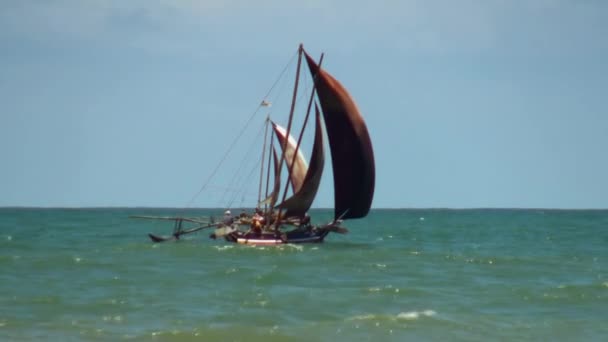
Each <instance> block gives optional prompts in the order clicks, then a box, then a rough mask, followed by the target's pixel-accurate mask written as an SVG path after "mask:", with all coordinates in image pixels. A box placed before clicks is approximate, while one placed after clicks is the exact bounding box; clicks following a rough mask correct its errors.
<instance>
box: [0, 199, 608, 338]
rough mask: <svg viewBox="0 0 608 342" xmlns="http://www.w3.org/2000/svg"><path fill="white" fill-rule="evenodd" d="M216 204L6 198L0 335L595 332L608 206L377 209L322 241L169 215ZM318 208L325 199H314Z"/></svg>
mask: <svg viewBox="0 0 608 342" xmlns="http://www.w3.org/2000/svg"><path fill="white" fill-rule="evenodd" d="M176 213H179V214H187V215H194V216H202V215H207V214H215V215H218V216H219V215H221V211H219V210H215V211H213V210H190V211H177V210H174V209H171V210H169V209H166V210H162V209H154V210H153V209H145V210H143V209H0V270H1V272H0V340H2V341H28V340H42V339H48V340H54V341H80V340H86V341H89V340H92V341H115V340H128V341H150V340H152V341H154V340H156V341H192V340H204V341H404V340H425V341H429V340H436V341H446V340H450V341H487V340H517V341H526V340H527V341H539V340H542V341H574V340H584V341H594V340H597V341H600V340H605V339H606V336H608V324H606V318H607V317H608V211H555V210H374V211H372V213H371V214H370V216H368V217H367V218H366V219H363V220H355V221H348V222H346V226H347V227H348V228H349V229H350V231H351V233H350V234H348V235H335V234H333V235H330V236H328V238H327V240H326V242H325V243H323V244H318V245H298V246H281V247H251V246H240V245H233V244H229V243H227V242H224V241H219V240H218V241H214V240H210V239H208V238H207V235H208V233H207V232H203V233H200V234H194V235H192V236H188V237H187V238H186V239H185V240H182V241H180V242H177V243H164V244H152V243H151V242H149V240H148V238H147V236H146V234H147V233H148V232H155V233H161V234H166V233H169V232H170V231H171V226H170V224H169V223H168V222H156V221H145V220H133V219H128V216H129V215H133V214H144V215H173V214H176ZM312 216H313V220H314V219H316V220H317V221H319V220H320V221H324V220H328V219H329V218H330V216H331V213H330V212H329V211H323V210H319V211H316V212H313V213H312Z"/></svg>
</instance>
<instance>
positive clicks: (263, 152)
mask: <svg viewBox="0 0 608 342" xmlns="http://www.w3.org/2000/svg"><path fill="white" fill-rule="evenodd" d="M265 126H266V128H265V129H264V144H263V145H262V162H261V163H260V184H259V186H258V203H260V201H261V200H262V181H263V179H264V159H265V158H266V140H267V139H268V118H267V119H266V125H265ZM268 172H270V167H269V170H268Z"/></svg>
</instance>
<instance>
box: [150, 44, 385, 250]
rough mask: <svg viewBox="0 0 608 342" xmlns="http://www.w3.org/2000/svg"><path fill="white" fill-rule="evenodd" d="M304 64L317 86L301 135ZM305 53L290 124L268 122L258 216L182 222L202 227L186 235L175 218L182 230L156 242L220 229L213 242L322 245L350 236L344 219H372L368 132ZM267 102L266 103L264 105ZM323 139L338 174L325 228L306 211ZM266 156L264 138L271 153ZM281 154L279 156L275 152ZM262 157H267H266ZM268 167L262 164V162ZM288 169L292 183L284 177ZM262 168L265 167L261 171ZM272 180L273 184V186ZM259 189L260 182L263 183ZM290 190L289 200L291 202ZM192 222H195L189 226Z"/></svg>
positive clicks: (340, 89)
mask: <svg viewBox="0 0 608 342" xmlns="http://www.w3.org/2000/svg"><path fill="white" fill-rule="evenodd" d="M302 59H305V61H306V65H307V66H308V70H309V71H310V74H311V77H312V80H313V87H312V91H311V94H310V98H309V102H308V107H307V111H306V114H305V117H304V120H303V124H302V127H301V130H300V133H299V135H298V138H295V136H294V132H295V130H294V128H293V122H294V120H293V118H294V108H295V101H296V92H297V88H298V82H299V75H300V68H301V65H302V64H303V63H302ZM322 59H323V55H322V56H321V58H320V60H319V63H317V62H316V61H315V60H314V59H313V58H312V57H311V56H310V55H309V54H308V53H307V52H306V51H305V50H304V48H303V46H302V45H300V46H299V48H298V64H297V71H296V80H295V86H294V95H293V99H292V103H291V110H290V113H289V119H288V122H287V125H286V127H283V126H282V125H280V124H279V123H277V122H274V121H272V120H270V119H267V123H268V125H270V126H271V127H272V131H273V133H274V136H275V138H276V141H277V144H278V145H279V148H278V149H277V148H275V146H274V141H275V140H273V139H271V142H270V144H268V145H269V147H268V156H269V157H268V165H269V166H270V163H271V162H270V161H271V160H272V164H273V167H272V168H271V167H268V170H267V177H266V178H267V181H266V184H267V185H266V189H267V191H266V195H267V196H266V197H265V198H264V199H262V200H260V201H259V202H258V203H257V206H256V207H257V208H256V213H255V214H254V215H253V216H249V215H244V216H242V217H238V218H236V219H235V220H234V221H231V222H229V223H225V222H218V223H215V222H209V221H200V220H192V219H188V218H183V220H186V222H193V223H196V224H198V226H197V227H194V228H190V229H186V230H183V229H182V228H181V224H182V221H183V220H182V218H180V217H175V218H163V219H173V220H174V221H175V224H176V227H175V230H174V233H173V235H172V236H170V237H161V236H157V235H154V234H149V235H150V238H151V239H152V241H154V242H161V241H167V240H175V239H179V236H180V235H182V234H187V233H191V232H195V231H198V230H202V229H206V228H216V231H215V232H214V233H213V234H211V235H210V236H211V237H212V238H224V239H225V240H226V241H228V242H235V243H240V244H254V245H278V244H285V243H318V242H322V241H323V240H324V239H325V237H326V236H327V235H328V234H329V233H332V232H334V233H346V232H348V230H347V229H346V228H344V227H343V226H342V222H343V221H344V220H348V219H357V218H363V217H365V216H367V215H368V213H369V211H370V208H371V204H372V200H373V197H374V186H375V163H374V152H373V148H372V143H371V139H370V135H369V132H368V129H367V126H366V125H365V121H364V119H363V116H362V115H361V113H360V112H359V109H358V108H357V105H356V104H355V102H354V100H353V98H352V96H351V95H350V94H349V93H348V91H347V90H346V88H344V86H343V85H342V84H341V83H340V82H339V81H338V80H337V79H335V78H334V77H333V76H332V75H330V74H329V73H328V72H327V71H325V70H324V69H323V68H322V67H321V65H320V64H321V62H322ZM313 103H314V127H315V133H314V139H313V146H312V153H311V157H310V160H309V161H307V160H306V158H305V157H304V154H303V153H302V151H301V143H302V135H303V132H304V129H305V128H306V126H307V124H308V122H309V118H310V116H311V115H310V114H311V109H312V108H313ZM266 104H268V103H267V102H266V103H264V101H263V103H262V105H266ZM325 137H327V140H328V141H329V144H328V145H329V151H330V155H331V162H332V163H331V165H332V169H333V188H334V214H333V219H332V220H331V221H330V222H327V223H325V224H318V225H313V224H312V223H311V217H310V216H309V215H308V212H309V210H310V208H311V206H312V203H313V201H314V199H315V197H316V195H317V192H318V190H319V186H320V184H321V178H322V175H323V171H324V169H325V166H326V165H325V151H324V148H325V147H324V146H325ZM264 150H265V151H266V141H265V148H264ZM277 150H278V151H277ZM263 159H264V157H263ZM261 164H262V165H264V163H261ZM284 167H285V168H286V169H287V172H286V173H287V179H286V180H285V181H284V182H283V181H282V179H281V174H282V173H285V172H284V170H283V168H284ZM262 170H263V166H262ZM271 176H272V181H271ZM260 188H261V183H260ZM289 188H291V196H290V197H287V193H288V189H289ZM188 220H190V221H188Z"/></svg>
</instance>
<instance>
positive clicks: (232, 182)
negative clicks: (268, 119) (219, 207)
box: [220, 123, 266, 203]
mask: <svg viewBox="0 0 608 342" xmlns="http://www.w3.org/2000/svg"><path fill="white" fill-rule="evenodd" d="M265 126H266V124H265V123H264V124H263V125H262V126H261V127H260V129H259V130H258V132H257V134H256V135H255V138H254V139H253V140H254V143H252V144H251V145H249V149H248V150H247V152H246V153H245V156H244V157H243V158H242V159H241V162H240V163H239V165H238V167H237V168H236V169H235V171H234V173H233V175H232V178H231V179H230V182H229V183H228V186H230V187H231V186H233V185H234V186H235V187H236V186H237V185H238V184H239V183H240V181H239V178H240V177H239V174H240V171H242V170H244V169H245V165H246V164H247V163H248V162H249V161H250V160H251V156H252V155H253V154H252V151H253V148H254V147H256V146H257V143H255V142H257V140H258V138H259V137H260V136H261V134H262V132H263V131H264V127H265ZM226 194H227V192H225V193H224V195H223V196H222V199H221V202H224V198H225V197H226ZM221 202H220V203H221Z"/></svg>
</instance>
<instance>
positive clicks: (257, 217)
mask: <svg viewBox="0 0 608 342" xmlns="http://www.w3.org/2000/svg"><path fill="white" fill-rule="evenodd" d="M263 214H264V213H263V212H262V210H261V209H260V208H255V214H253V217H252V218H251V230H252V231H253V232H254V233H255V234H261V233H262V227H264V224H265V223H266V220H265V219H264V215H263Z"/></svg>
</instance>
